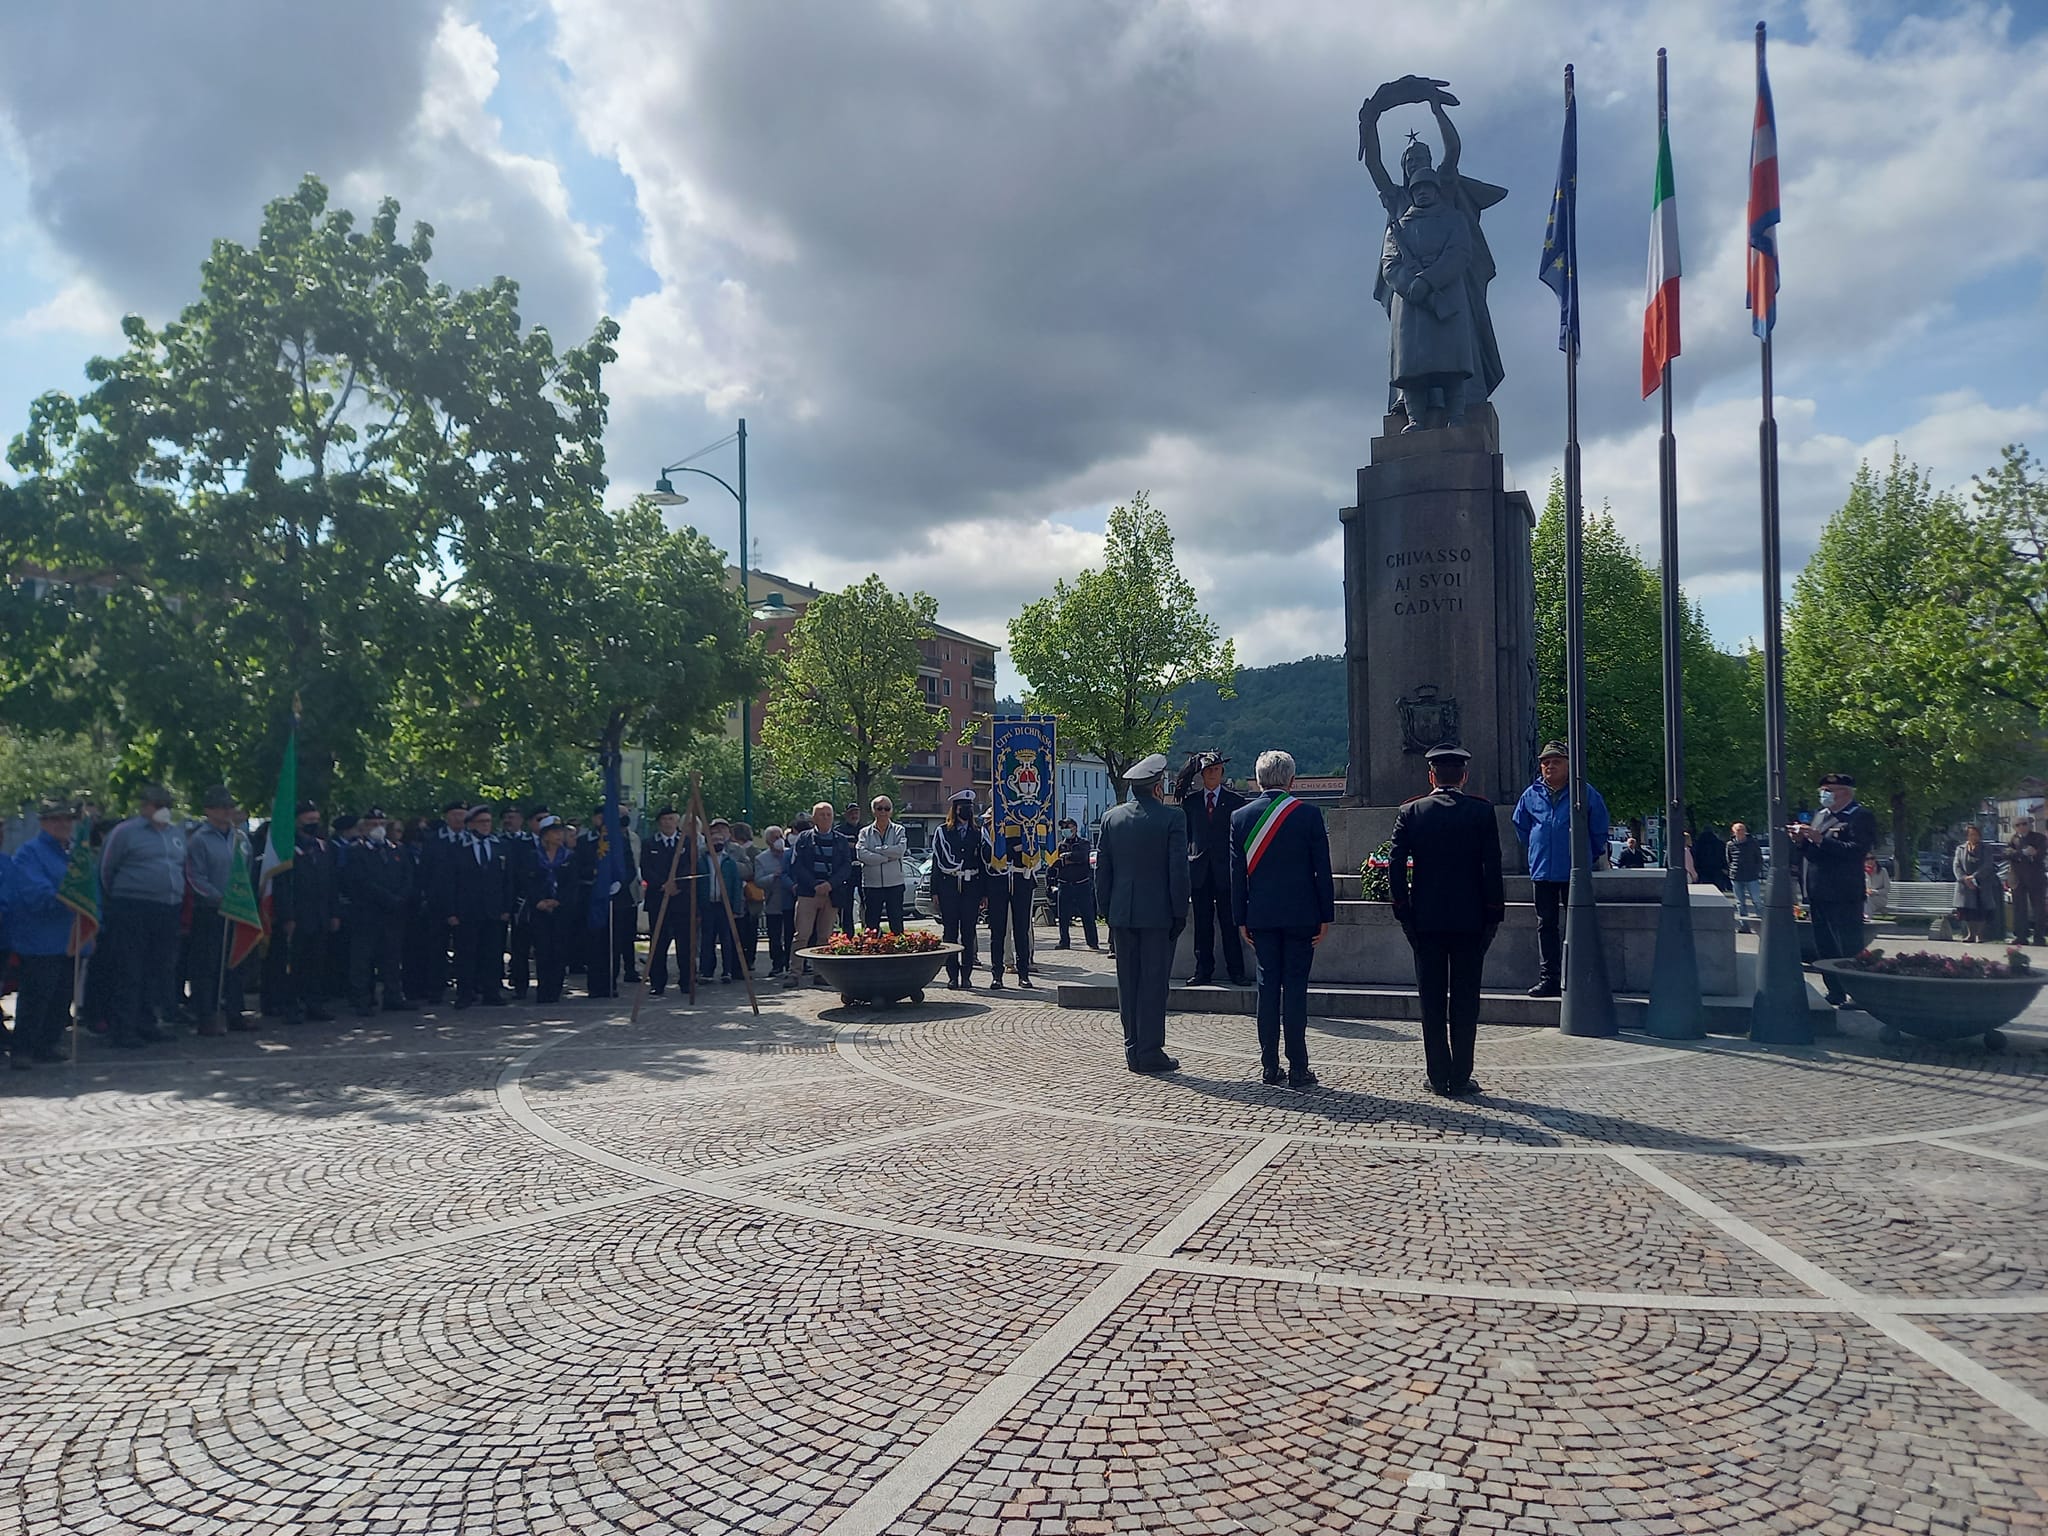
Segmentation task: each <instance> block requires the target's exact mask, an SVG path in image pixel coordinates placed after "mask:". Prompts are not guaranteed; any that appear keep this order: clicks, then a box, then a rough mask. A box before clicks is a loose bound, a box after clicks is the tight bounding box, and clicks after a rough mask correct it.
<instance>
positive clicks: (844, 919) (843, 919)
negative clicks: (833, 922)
mask: <svg viewBox="0 0 2048 1536" xmlns="http://www.w3.org/2000/svg"><path fill="white" fill-rule="evenodd" d="M859 875H860V871H859V870H855V871H854V876H855V878H854V882H853V890H852V891H851V892H850V893H849V894H848V896H847V898H846V904H845V905H844V906H842V907H841V908H840V909H839V931H840V932H841V933H843V934H845V935H846V936H847V937H848V938H849V939H850V938H852V937H853V909H854V908H855V907H857V906H859V905H860V892H861V884H860V879H859Z"/></svg>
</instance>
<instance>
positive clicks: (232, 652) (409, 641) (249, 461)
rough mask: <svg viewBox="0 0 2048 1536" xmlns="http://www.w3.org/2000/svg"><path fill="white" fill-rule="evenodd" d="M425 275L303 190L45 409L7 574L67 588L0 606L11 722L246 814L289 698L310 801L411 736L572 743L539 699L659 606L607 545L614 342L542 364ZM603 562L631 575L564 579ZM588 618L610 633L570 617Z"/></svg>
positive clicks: (643, 545)
mask: <svg viewBox="0 0 2048 1536" xmlns="http://www.w3.org/2000/svg"><path fill="white" fill-rule="evenodd" d="M431 257H432V231H431V230H430V229H428V228H427V226H425V225H416V226H415V227H414V229H413V231H412V233H411V235H410V237H409V238H407V237H402V236H401V235H400V233H399V224H398V205H397V204H396V203H395V202H392V201H390V200H388V199H387V200H386V201H385V202H384V203H382V204H381V205H380V206H379V208H378V210H377V213H376V216H375V217H374V218H373V219H372V220H371V221H370V223H369V225H368V227H367V228H358V227H357V224H356V221H355V219H354V217H353V216H352V215H351V214H349V213H348V212H347V211H345V210H341V209H330V208H329V206H328V197H327V191H326V189H325V188H324V187H323V186H322V185H321V184H320V183H319V181H318V180H316V179H314V178H311V177H309V178H307V179H306V180H305V181H304V182H303V183H301V185H300V187H299V188H298V190H297V191H296V192H295V193H293V194H292V195H291V196H289V197H285V198H281V199H278V200H277V201H275V202H273V203H271V204H270V205H269V207H268V208H267V209H266V210H265V212H264V217H263V223H262V229H261V233H260V234H259V236H258V238H257V240H256V242H255V243H254V244H253V245H251V246H243V245H241V244H238V243H236V242H234V241H229V240H222V241H218V242H216V244H215V246H214V248H213V252H212V254H211V255H210V256H209V257H208V258H207V260H206V262H205V264H204V266H203V267H202V269H201V274H200V296H199V299H198V300H197V302H196V303H194V304H192V305H191V306H190V307H188V308H187V309H186V310H185V311H184V312H183V313H182V314H181V315H180V316H179V318H178V319H177V320H175V321H172V322H171V323H169V324H167V325H164V326H163V327H162V328H161V329H157V328H153V327H151V326H150V325H149V324H148V323H147V322H145V321H144V320H143V319H141V318H140V317H135V316H131V317H129V318H128V320H126V321H125V322H124V325H123V331H124V334H125V336H126V338H127V342H128V346H127V350H126V351H125V352H124V353H122V354H121V355H120V356H119V357H115V358H99V359H95V360H94V361H93V362H92V363H91V364H90V366H89V367H88V370H87V373H88V377H89V378H90V380H91V381H92V384H93V388H92V389H91V391H90V392H89V393H88V394H87V395H85V396H84V397H83V398H82V399H72V398H70V397H68V396H66V395H63V394H48V395H45V396H43V397H42V398H41V399H39V400H37V401H36V402H35V404H34V405H33V406H32V408H31V410H30V417H29V423H28V428H27V430H26V431H25V432H24V433H23V434H22V435H21V436H20V437H19V438H17V439H16V440H15V442H14V444H13V447H12V449H11V451H10V454H9V459H10V462H11V463H12V464H13V465H14V467H15V469H16V470H17V471H19V472H20V473H21V474H22V475H23V476H24V477H25V478H24V479H23V480H22V482H21V483H20V484H19V485H18V486H17V487H16V488H15V490H14V492H13V494H12V496H11V498H10V499H11V501H12V502H13V506H12V507H10V508H8V509H6V510H7V512H8V515H7V516H6V517H5V519H4V520H0V567H4V568H6V569H9V570H11V571H15V572H21V571H23V570H35V569H40V570H41V571H42V572H44V573H47V574H48V575H50V576H51V577H53V578H54V579H55V580H56V581H57V582H58V585H57V586H56V587H55V588H54V589H53V590H50V591H47V592H42V593H39V594H36V595H31V594H30V593H29V590H28V588H27V586H26V585H25V584H18V585H16V586H15V587H13V588H11V589H10V590H9V591H8V592H7V593H6V594H5V595H4V597H0V637H4V638H0V657H4V660H5V663H6V664H5V665H4V667H0V708H4V709H5V710H6V711H7V714H8V717H9V718H10V719H13V720H17V721H27V722H29V723H31V724H32V725H34V726H36V727H37V728H54V726H55V724H56V723H57V722H58V721H60V720H65V721H74V722H75V721H92V722H95V723H98V724H100V725H102V726H106V727H109V728H112V729H117V730H119V731H121V732H122V733H123V734H124V735H125V736H126V737H127V739H128V740H129V741H130V742H131V743H133V744H134V745H136V746H137V747H138V748H140V749H142V750H146V751H147V752H149V753H150V755H151V762H150V767H151V768H152V769H154V770H155V771H158V772H161V773H164V774H166V775H167V776H170V777H173V778H175V779H176V780H178V781H179V782H181V783H184V784H187V785H193V784H202V783H205V782H209V781H212V780H214V779H222V780H225V781H226V782H228V783H229V784H231V785H232V786H234V787H235V788H236V789H237V790H238V791H239V792H240V793H242V794H243V795H244V796H258V795H261V794H263V793H265V792H267V790H268V787H269V784H270V782H271V780H272V776H273V774H274V773H275V771H276V767H277V757H278V753H279V752H280V750H281V747H282V738H283V727H284V723H285V720H286V718H287V716H288V715H289V713H290V712H291V709H292V701H293V699H294V697H298V698H300V699H302V700H303V704H304V728H303V730H302V732H301V735H300V746H301V754H302V767H301V774H302V777H301V781H300V782H301V783H303V784H305V785H306V786H307V788H308V790H309V791H310V792H311V793H313V794H316V795H319V794H323V793H324V792H325V791H326V789H327V788H328V787H329V785H330V784H331V782H332V781H333V780H334V778H335V776H336V774H337V772H339V773H340V774H341V776H342V777H343V779H344V780H348V779H355V778H359V777H360V775H361V772H362V770H363V768H364V767H365V766H366V765H367V764H368V762H369V761H370V759H371V757H372V755H373V749H374V748H375V745H376V744H378V743H380V742H383V741H385V740H387V739H388V738H389V736H390V735H391V733H392V731H393V728H394V726H395V725H396V724H397V723H398V720H399V715H400V712H401V710H403V709H407V708H416V709H422V710H425V711H427V712H429V713H432V714H436V715H438V714H439V713H440V712H441V711H448V712H450V713H452V715H453V716H455V717H456V718H457V720H458V722H459V723H460V724H462V725H463V726H464V727H470V726H474V727H475V728H476V731H475V732H472V733H471V734H476V733H478V732H480V733H483V734H489V733H492V732H496V733H498V734H501V735H502V734H505V733H510V732H516V731H530V730H531V728H532V725H533V723H534V722H535V720H536V718H538V720H539V721H540V722H541V728H542V729H544V730H550V731H552V730H556V729H569V728H571V727H567V726H563V725H562V724H561V720H562V717H563V715H564V714H565V713H567V712H568V710H567V707H566V706H565V705H564V704H563V703H562V701H560V700H559V699H558V698H555V697H553V696H551V690H554V689H558V688H563V687H571V688H575V687H583V688H587V687H589V686H590V685H591V683H592V680H593V678H594V677H596V676H597V675H598V672H597V663H598V662H599V661H601V660H603V661H608V660H610V659H611V658H612V656H613V654H614V653H616V652H620V651H624V650H628V649H631V648H633V647H635V646H637V645H639V644H640V640H641V625H642V621H643V619H644V618H645V617H646V615H647V614H649V613H651V612H652V611H653V610H654V609H655V608H656V607H657V606H659V605H658V604H657V603H656V602H654V601H653V600H652V599H654V598H655V597H657V596H658V597H659V598H660V599H661V600H662V601H667V600H669V598H670V596H671V594H672V591H673V587H672V584H671V583H672V577H671V576H670V574H669V573H664V578H663V585H662V587H661V588H660V589H659V591H658V592H656V591H653V590H649V589H648V587H647V586H646V585H637V586H636V583H639V582H640V578H641V576H642V575H643V574H644V569H643V567H642V566H640V565H636V564H634V562H635V561H637V560H639V559H640V557H642V556H647V557H650V558H651V557H653V556H655V555H656V554H657V553H665V551H659V550H658V549H657V547H656V546H657V541H655V540H654V539H653V538H652V536H651V535H650V534H649V533H648V532H647V531H646V530H645V528H644V526H641V525H635V524H632V523H630V522H628V523H624V524H622V525H620V526H619V527H617V528H616V529H606V528H604V527H602V526H600V525H601V524H602V523H603V522H604V515H603V513H602V509H601V507H600V505H599V498H600V496H601V494H602V490H603V486H604V473H603V464H604V459H603V449H602V434H603V430H604V424H605V397H604V394H603V392H602V389H601V387H600V375H601V370H602V368H603V366H604V365H605V364H606V363H607V362H609V361H610V360H611V358H612V355H613V354H612V350H611V343H612V341H613V339H614V338H615V337H616V335H617V328H616V327H615V326H614V325H613V324H612V323H611V322H610V321H609V320H607V321H604V322H603V323H601V324H600V325H599V326H598V328H597V331H596V333H595V334H594V335H593V336H592V337H591V338H590V340H589V341H588V342H587V343H585V344H584V345H582V346H580V347H574V348H571V349H569V350H568V351H565V352H562V353H559V354H558V353H557V352H556V350H555V347H554V343H553V341H552V340H551V339H550V337H549V336H548V333H547V332H546V331H544V330H539V329H527V328H525V327H524V326H522V324H521V321H520V316H519V308H518V286H517V284H516V283H514V282H512V281H511V280H510V279H507V278H498V279H496V280H495V281H493V282H491V283H490V284H488V285H486V286H484V287H481V288H475V289H468V290H460V291H457V290H453V289H451V288H449V287H448V286H447V285H445V284H441V283H436V282H434V281H433V280H432V278H431V277H430V276H429V274H428V264H429V261H430V259H431ZM607 554H615V555H617V556H618V557H619V558H623V559H624V560H626V561H627V562H628V565H629V571H628V572H627V573H626V574H625V575H623V576H622V575H620V574H619V573H618V572H615V571H611V570H605V569H602V568H601V569H599V570H596V571H591V572H587V573H578V572H576V571H574V570H573V569H572V568H573V567H575V566H577V565H578V564H579V563H580V562H581V561H583V560H585V559H588V558H592V557H596V558H603V557H605V556H606V555H607ZM539 562H546V563H545V564H543V563H539ZM536 573H544V574H536ZM689 574H690V577H691V579H695V576H696V575H697V572H696V571H695V570H694V569H693V570H692V571H691V572H690V573H689ZM720 576H721V582H720V584H721V585H722V572H721V573H720ZM636 590H637V591H639V592H640V594H641V595H642V596H643V597H645V598H647V599H649V601H646V602H642V603H640V604H638V605H631V604H627V603H624V602H621V601H614V599H618V598H623V597H626V596H630V595H631V594H632V593H633V592H634V591H636ZM593 592H595V593H596V594H597V595H598V597H599V598H600V599H602V602H601V604H600V608H601V613H602V619H601V620H600V619H599V618H597V617H590V616H577V615H572V614H571V613H569V612H568V610H569V609H570V608H572V607H573V606H574V605H576V604H580V603H584V602H586V601H589V600H590V598H591V596H592V593H593ZM629 608H630V609H631V616H630V617H629V616H628V612H627V610H628V609H629ZM600 623H603V624H605V625H608V626H610V628H609V633H606V634H603V635H599V634H597V633H596V629H597V626H598V625H599V624H600ZM721 623H723V620H722V619H721ZM565 634H566V635H568V636H569V638H570V644H569V658H568V659H569V665H568V666H567V667H566V669H565V668H564V666H563V661H562V652H560V651H558V650H556V649H555V648H554V647H555V646H556V645H557V644H558V643H560V642H562V641H563V638H564V635H565ZM671 639H672V637H669V636H664V637H663V642H664V643H665V644H666V643H670V641H671ZM715 649H716V650H717V651H718V652H719V654H720V656H721V659H724V658H725V657H727V656H729V655H730V653H731V647H730V646H729V645H727V644H723V643H722V644H720V645H719V646H717V647H715ZM702 650H703V647H702V646H701V644H698V643H696V642H695V641H693V642H692V643H691V645H690V654H689V656H687V657H684V656H681V655H678V657H677V660H676V666H675V667H674V668H672V669H671V674H670V675H671V676H674V675H678V674H679V672H680V670H681V669H682V668H683V667H684V666H685V665H686V664H687V662H688V661H689V660H691V659H694V658H695V657H697V656H698V654H699V653H700V652H701V651H702ZM705 681H706V686H707V687H710V686H712V685H713V683H714V681H717V682H718V685H719V686H722V680H716V679H713V678H707V679H706V680H705ZM645 698H646V692H645V691H644V690H642V689H639V688H638V687H629V688H625V689H622V690H616V691H614V692H608V693H606V694H605V695H604V696H603V697H601V698H600V699H599V700H597V701H596V703H595V704H594V705H593V707H596V708H604V709H607V710H611V709H620V708H623V709H625V711H626V713H627V714H628V716H629V717H630V716H631V715H632V714H633V713H634V711H635V710H636V709H638V710H642V711H643V712H644V710H645V709H646V708H647V707H648V706H646V705H645V704H644V700H645ZM694 704H695V701H694V699H692V700H689V701H686V704H685V707H684V708H683V709H682V711H681V713H683V714H685V715H691V716H694V715H696V714H697V713H699V711H697V710H696V709H695V707H694ZM607 718H609V715H607ZM574 728H576V729H583V728H585V727H584V726H582V725H578V726H576V727H574ZM598 734H599V733H598V732H596V731H590V732H589V733H588V734H587V735H586V737H585V739H586V740H594V739H596V737H597V735H598Z"/></svg>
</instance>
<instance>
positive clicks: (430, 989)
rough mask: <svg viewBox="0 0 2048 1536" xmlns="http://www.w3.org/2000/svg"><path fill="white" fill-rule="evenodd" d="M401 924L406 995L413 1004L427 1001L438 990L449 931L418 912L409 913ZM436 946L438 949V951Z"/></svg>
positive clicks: (411, 911)
mask: <svg viewBox="0 0 2048 1536" xmlns="http://www.w3.org/2000/svg"><path fill="white" fill-rule="evenodd" d="M401 922H402V925H403V927H404V930H405V995H406V996H407V997H409V998H411V999H413V1001H415V1002H426V1001H428V1000H430V999H432V998H434V997H435V996H437V995H438V994H439V992H440V990H441V975H442V967H443V966H444V965H445V964H446V957H447V950H448V930H447V929H445V928H443V927H442V926H441V925H440V923H439V921H438V920H436V919H435V918H433V917H430V916H428V915H427V914H426V913H424V912H421V911H419V910H417V909H412V910H408V911H407V912H406V913H405V914H404V916H403V917H402V919H401ZM436 945H439V946H440V947H439V948H438V949H437V948H436V947H435V946H436Z"/></svg>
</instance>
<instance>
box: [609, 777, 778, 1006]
mask: <svg viewBox="0 0 2048 1536" xmlns="http://www.w3.org/2000/svg"><path fill="white" fill-rule="evenodd" d="M686 821H687V823H688V825H689V827H690V828H691V829H693V830H692V831H691V832H686V833H684V834H683V835H682V836H679V837H678V838H677V839H676V852H675V857H674V858H673V859H671V860H670V861H669V866H668V879H667V880H665V881H663V882H662V884H663V887H664V889H663V890H662V893H661V907H660V910H659V911H657V912H656V914H655V918H654V935H653V942H655V943H657V944H658V943H660V942H661V933H662V929H663V927H664V926H665V925H666V924H667V922H668V904H669V903H670V902H671V901H673V900H674V899H675V893H674V892H673V891H670V890H668V889H666V887H667V886H670V885H673V884H675V883H676V870H677V869H678V868H679V867H681V865H682V862H683V850H684V849H685V848H698V849H702V850H703V853H700V854H699V855H698V856H699V857H700V858H701V857H703V856H704V855H705V854H708V853H709V852H710V851H711V850H710V837H709V833H710V830H711V829H710V827H709V825H708V824H707V822H706V819H705V815H704V779H703V776H702V775H701V774H696V773H693V774H691V775H690V806H689V815H688V816H687V818H686ZM693 838H694V839H695V840H693ZM712 872H713V874H714V875H716V873H717V867H716V866H715V865H714V866H713V870H712ZM700 878H701V877H700V876H699V875H698V873H697V871H696V870H694V869H693V870H691V871H690V873H689V874H688V875H687V876H685V877H684V879H685V880H686V881H687V883H688V884H689V887H690V895H689V903H688V904H689V914H690V918H689V921H690V928H689V938H688V939H687V940H686V941H685V942H684V943H683V944H682V946H681V950H682V953H681V954H680V955H679V956H678V957H677V958H678V959H679V960H680V961H681V963H682V967H683V971H684V973H685V974H686V975H687V976H688V977H689V978H690V1003H691V1005H692V1006H693V1007H694V1006H695V1004H696V1002H697V953H696V941H697V920H698V913H697V882H698V880H699V879H700ZM717 884H718V905H719V907H720V909H721V910H722V911H723V912H724V913H725V930H726V932H727V933H728V934H729V935H730V936H731V938H732V952H733V955H734V957H735V958H736V959H737V960H738V961H739V963H740V980H741V981H743V982H745V983H746V987H747V1003H748V1006H749V1007H751V1008H752V1009H753V1010H754V1013H755V1015H756V1016H757V1017H758V1016H759V1014H760V1012H761V999H760V997H759V996H758V995H757V994H756V993H755V991H754V970H753V967H752V966H750V965H749V964H748V963H747V955H746V951H745V950H744V949H743V948H741V946H740V925H739V919H738V918H737V917H735V916H734V915H733V910H732V902H731V900H730V899H729V898H728V897H727V896H726V894H725V882H724V881H723V880H720V881H718V882H717ZM652 970H653V964H652V956H650V957H649V965H648V968H647V969H646V970H643V971H642V972H641V973H640V990H639V992H638V993H636V994H635V995H634V998H633V1014H632V1018H633V1021H634V1022H635V1023H638V1022H639V1019H640V1003H641V1000H642V999H644V998H645V997H646V996H647V981H648V976H649V974H650V972H651V971H652Z"/></svg>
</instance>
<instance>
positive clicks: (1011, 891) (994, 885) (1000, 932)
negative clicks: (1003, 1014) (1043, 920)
mask: <svg viewBox="0 0 2048 1536" xmlns="http://www.w3.org/2000/svg"><path fill="white" fill-rule="evenodd" d="M1032 890H1033V883H1032V882H1029V881H1019V880H990V881H989V883H988V970H989V974H990V975H991V976H993V977H995V978H997V979H998V980H1000V979H1001V978H1002V974H1003V956H1004V953H1005V951H1006V950H1008V951H1009V952H1010V953H1012V954H1014V956H1015V959H1016V964H1015V966H1014V967H1013V969H1015V971H1016V972H1017V979H1018V980H1019V981H1022V980H1024V979H1025V978H1026V977H1028V976H1030V974H1031V893H1032ZM1006 940H1007V941H1008V943H1007V944H1006V942H1005V941H1006ZM1012 945H1014V948H1011V946H1012Z"/></svg>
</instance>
